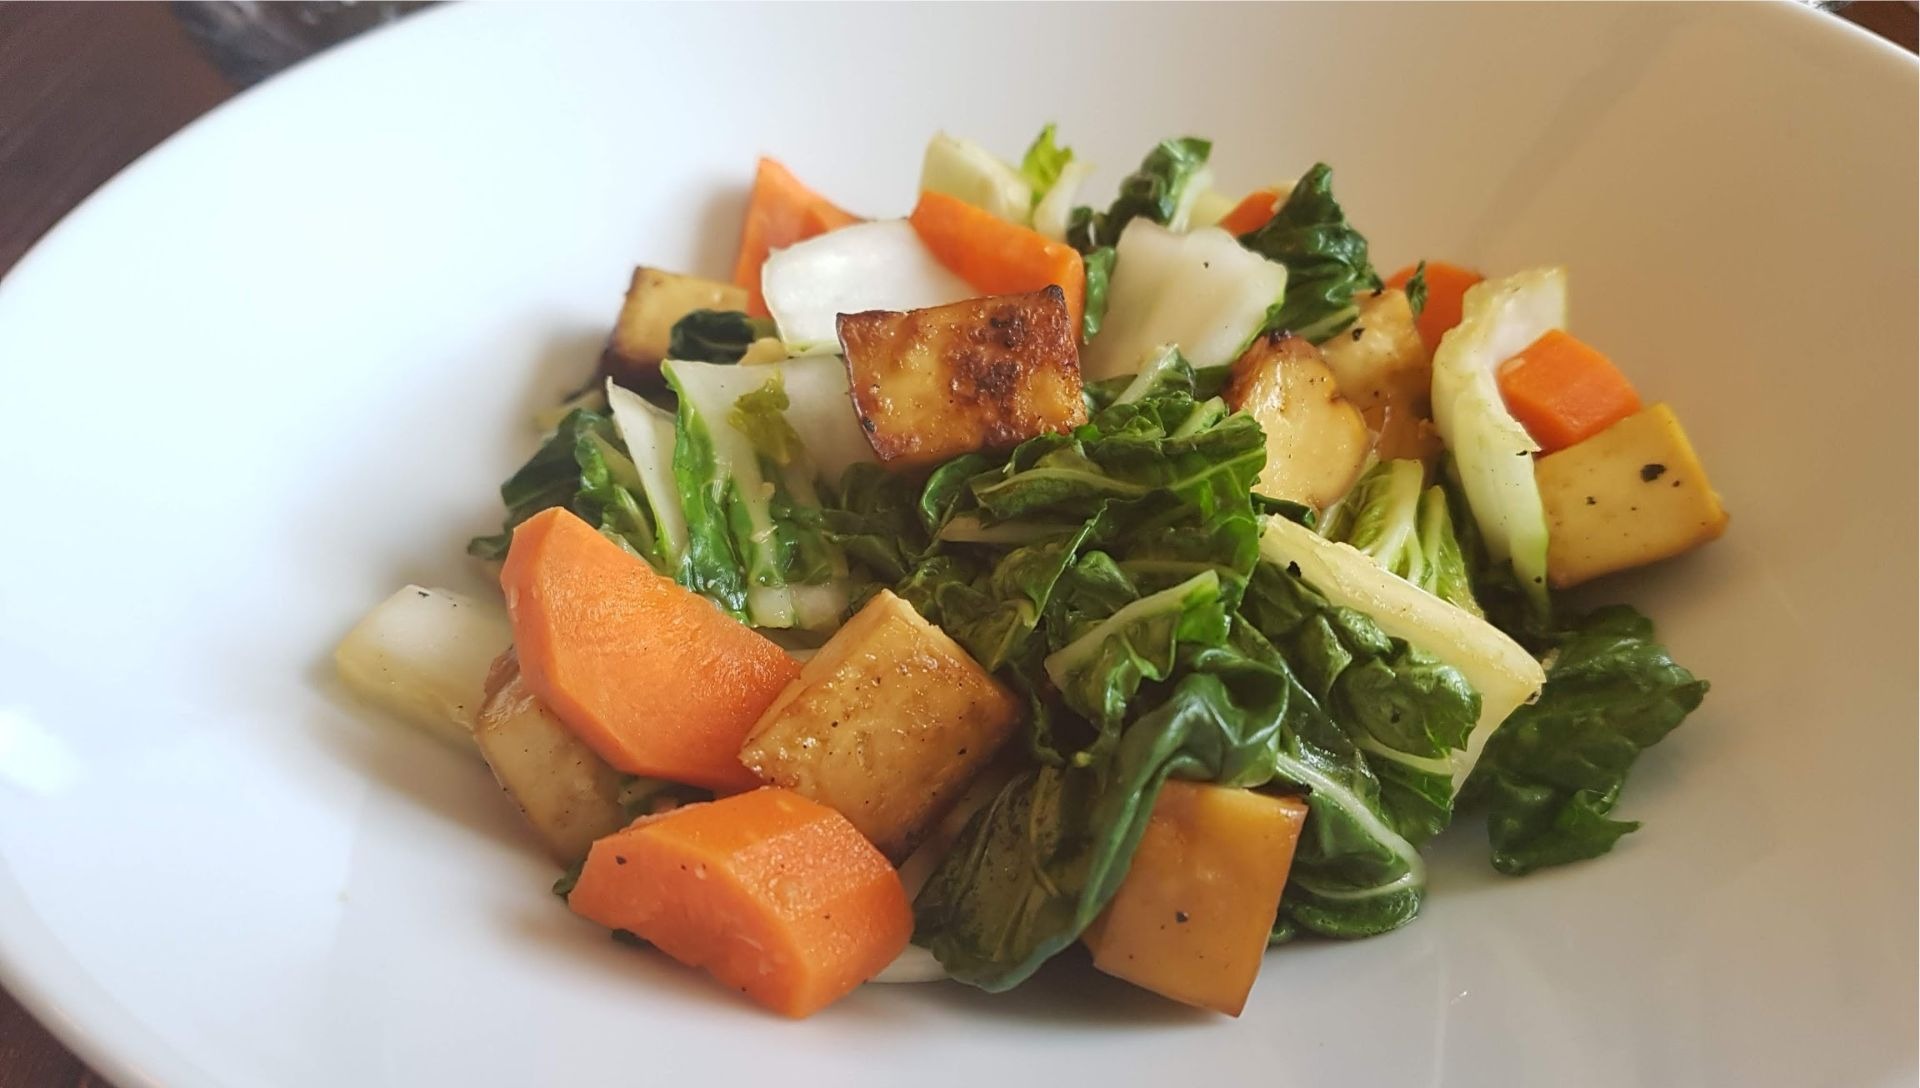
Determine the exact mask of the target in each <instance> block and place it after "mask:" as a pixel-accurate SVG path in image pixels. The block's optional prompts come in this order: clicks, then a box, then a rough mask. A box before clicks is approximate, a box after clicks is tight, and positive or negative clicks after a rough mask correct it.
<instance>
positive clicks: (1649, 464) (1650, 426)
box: [1533, 404, 1727, 589]
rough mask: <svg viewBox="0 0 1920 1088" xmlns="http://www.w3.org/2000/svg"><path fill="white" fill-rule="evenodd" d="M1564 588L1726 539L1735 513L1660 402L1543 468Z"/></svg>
mask: <svg viewBox="0 0 1920 1088" xmlns="http://www.w3.org/2000/svg"><path fill="white" fill-rule="evenodd" d="M1533 475H1534V479H1535V480H1536V481H1538V482H1539V485H1540V504H1541V506H1542V507H1544V508H1545V510H1546V514H1547V581H1549V582H1551V583H1552V584H1553V586H1554V588H1556V589H1564V588H1566V587H1568V586H1577V585H1579V584H1580V583H1582V582H1585V581H1588V580H1589V579H1593V578H1598V577H1600V576H1601V575H1603V574H1612V573H1613V572H1615V571H1621V570H1628V569H1631V568H1633V567H1638V566H1642V565H1644V564H1647V563H1653V562H1657V561H1659V560H1661V559H1668V558H1671V557H1673V556H1676V555H1680V554H1682V553H1685V552H1689V551H1692V550H1693V549H1695V548H1698V547H1700V546H1702V545H1704V544H1707V543H1709V542H1710V541H1714V540H1717V539H1719V537H1720V534H1721V533H1723V532H1725V531H1726V529H1727V511H1726V508H1725V507H1724V506H1722V505H1720V496H1719V495H1718V494H1716V493H1715V492H1714V490H1713V485H1712V484H1711V483H1709V482H1708V481H1707V470H1706V469H1705V468H1703V467H1702V466H1701V464H1700V458H1699V456H1698V455H1696V454H1695V453H1694V452H1693V443H1691V442H1689V441H1688V440H1687V432H1686V431H1685V430H1682V429H1681V427H1680V420H1679V418H1678V417H1677V416H1675V415H1674V414H1673V409H1672V408H1670V407H1668V406H1667V405H1665V404H1656V405H1653V406H1652V407H1650V408H1644V409H1641V410H1640V411H1638V412H1635V413H1634V414H1633V415H1630V416H1628V417H1627V418H1625V419H1623V420H1621V421H1620V422H1618V423H1616V424H1614V425H1613V426H1611V427H1608V428H1607V429H1606V430H1604V431H1601V432H1600V433H1599V434H1596V435H1594V436H1592V437H1590V438H1588V439H1586V440H1585V441H1582V442H1577V443H1575V444H1573V445H1571V446H1568V447H1567V448H1566V449H1563V450H1560V451H1559V452H1557V453H1551V454H1548V455H1547V456H1545V457H1542V458H1540V459H1539V460H1538V461H1536V462H1534V465H1533Z"/></svg>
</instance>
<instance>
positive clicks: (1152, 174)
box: [1067, 136, 1213, 254]
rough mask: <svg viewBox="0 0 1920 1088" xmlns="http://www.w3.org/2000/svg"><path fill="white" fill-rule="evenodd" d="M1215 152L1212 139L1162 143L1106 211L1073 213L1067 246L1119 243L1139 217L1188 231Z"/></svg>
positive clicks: (1186, 138) (1088, 247)
mask: <svg viewBox="0 0 1920 1088" xmlns="http://www.w3.org/2000/svg"><path fill="white" fill-rule="evenodd" d="M1212 151H1213V142H1212V141H1211V140H1202V139H1200V138H1198V137H1195V136H1183V137H1180V138H1177V139H1172V140H1162V141H1161V142H1160V143H1159V144H1157V145H1156V146H1155V147H1154V149H1153V150H1152V151H1149V152H1147V157H1146V158H1145V159H1143V160H1142V161H1141V163H1140V168H1139V169H1138V170H1135V171H1134V172H1133V173H1131V174H1128V175H1127V176H1126V178H1125V179H1124V180H1122V181H1121V182H1120V195H1119V196H1118V197H1117V198H1115V200H1114V202H1113V204H1112V205H1111V206H1110V207H1108V208H1107V210H1106V211H1104V212H1095V211H1094V210H1093V209H1092V208H1086V207H1080V208H1075V209H1073V214H1072V216H1071V217H1070V218H1069V219H1068V221H1067V242H1068V244H1070V245H1072V246H1073V247H1074V248H1075V249H1078V250H1079V251H1080V252H1081V253H1083V254H1084V253H1090V252H1092V251H1093V250H1095V249H1097V248H1099V247H1101V246H1111V245H1115V244H1117V243H1118V242H1119V241H1120V232H1121V231H1123V230H1125V229H1126V228H1127V224H1128V223H1131V222H1133V220H1134V219H1135V218H1137V217H1145V218H1147V219H1150V220H1152V221H1153V222H1155V223H1159V224H1161V225H1163V226H1171V227H1173V228H1175V229H1180V228H1182V227H1184V226H1185V223H1184V219H1185V213H1186V211H1187V210H1188V209H1189V208H1191V207H1192V204H1193V199H1194V198H1195V197H1196V196H1198V195H1199V193H1200V190H1201V189H1203V188H1205V185H1204V182H1205V180H1206V175H1205V171H1206V167H1207V156H1208V155H1209V154H1211V153H1212ZM1196 181H1198V182H1201V183H1202V184H1195V183H1196Z"/></svg>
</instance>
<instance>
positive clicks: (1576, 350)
mask: <svg viewBox="0 0 1920 1088" xmlns="http://www.w3.org/2000/svg"><path fill="white" fill-rule="evenodd" d="M1499 378H1500V395H1501V397H1503V398H1504V399H1505V400H1506V402H1507V410H1508V411H1510V412H1512V413H1513V415H1514V418H1515V419H1518V420H1519V421H1520V423H1521V424H1522V425H1523V426H1525V427H1526V428H1527V433H1528V434H1530V435H1532V436H1533V439H1534V441H1536V442H1538V443H1540V449H1541V451H1542V452H1544V453H1552V452H1554V451H1555V450H1563V449H1566V448H1567V447H1568V446H1571V445H1574V444H1576V443H1578V442H1581V441H1584V440H1585V439H1587V438H1590V437H1592V436H1594V435H1596V434H1599V433H1600V432H1601V431H1604V430H1606V429H1607V428H1608V427H1611V426H1613V425H1614V424H1615V423H1618V422H1620V421H1621V420H1623V419H1625V418H1627V417H1628V416H1630V415H1632V414H1634V413H1635V412H1638V411H1639V410H1640V394H1639V393H1637V392H1635V391H1634V388H1633V383H1632V382H1630V381H1628V380H1627V376H1626V375H1625V374H1622V373H1620V369H1619V368H1618V367H1616V366H1614V365H1613V362H1612V361H1611V360H1609V359H1608V358H1607V357H1606V356H1605V355H1602V354H1600V353H1599V352H1598V351H1595V350H1594V349H1593V348H1592V347H1589V346H1588V345H1586V344H1583V343H1581V342H1580V341H1579V340H1576V339H1574V338H1573V337H1571V336H1569V335H1567V334H1566V333H1564V332H1561V331H1560V330H1559V329H1554V330H1552V331H1551V332H1548V333H1547V334H1546V335H1545V336H1542V337H1541V338H1540V339H1538V340H1535V341H1534V342H1533V343H1531V344H1529V345H1527V347H1526V349H1525V350H1523V351H1522V352H1521V353H1520V354H1518V355H1516V356H1514V357H1513V358H1511V359H1508V360H1507V361H1506V362H1504V363H1502V364H1500V372H1499Z"/></svg>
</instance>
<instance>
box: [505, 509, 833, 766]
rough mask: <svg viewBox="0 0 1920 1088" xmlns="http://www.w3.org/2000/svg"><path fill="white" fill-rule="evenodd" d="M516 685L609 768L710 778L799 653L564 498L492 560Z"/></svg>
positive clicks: (730, 761)
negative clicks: (515, 658) (653, 563)
mask: <svg viewBox="0 0 1920 1088" xmlns="http://www.w3.org/2000/svg"><path fill="white" fill-rule="evenodd" d="M500 585H501V588H502V589H503V590H505V591H506V596H507V616H508V618H509V619H510V620H511V621H512V624H513V640H514V646H515V648H516V651H517V652H518V654H519V658H520V670H521V674H522V676H523V677H524V678H525V680H526V683H527V686H528V687H529V688H531V689H532V690H533V693H534V695H535V696H536V697H538V698H539V700H540V701H541V702H542V703H543V704H545V705H546V706H547V708H548V709H549V710H552V711H553V712H554V714H556V715H558V716H559V718H560V720H561V721H562V722H564V723H566V726H567V728H569V729H571V730H572V731H573V732H574V734H575V735H577V736H578V737H579V738H580V739H581V740H582V741H584V742H586V744H587V746H588V747H589V748H592V749H593V750H594V752H596V753H597V754H598V755H599V756H600V758H601V759H604V760H606V761H607V762H608V763H610V764H612V765H613V767H614V768H615V769H616V770H621V771H625V772H627V773H628V774H639V775H647V776H649V777H652V778H665V779H670V780H672V781H675V782H687V783H691V784H693V785H696V786H706V787H709V788H711V789H716V790H731V789H749V788H751V787H753V786H755V785H757V784H758V780H757V779H755V778H754V776H753V775H752V774H751V773H750V772H748V770H747V769H746V768H745V767H743V766H741V765H740V760H739V751H740V743H741V742H742V741H743V740H745V739H746V736H747V733H748V732H749V731H750V730H751V729H752V728H753V723H754V722H756V721H758V720H759V718H760V714H761V712H762V711H764V710H766V709H767V706H768V705H769V704H771V703H772V702H773V700H774V697H775V696H777V695H779V694H780V690H781V689H782V688H784V687H786V686H787V684H788V682H789V681H791V680H793V679H794V678H795V677H797V676H799V675H800V664H799V662H797V661H795V660H794V659H793V658H791V657H789V656H787V654H786V653H785V652H784V651H783V650H781V649H780V647H778V646H775V645H774V644H773V643H771V642H769V641H767V640H766V639H765V638H762V637H761V636H760V635H759V634H757V633H755V632H754V631H753V630H752V629H750V628H748V627H747V626H746V625H745V624H742V623H740V622H738V621H736V620H734V619H733V618H731V617H729V616H727V615H726V614H725V613H722V612H721V611H720V610H719V609H718V608H715V607H714V606H713V605H712V604H711V603H710V602H708V601H707V600H706V599H705V598H702V597H699V596H696V595H694V594H693V593H691V592H689V591H687V590H686V589H683V588H681V587H680V586H678V585H676V584H674V582H673V581H672V580H671V579H669V578H665V577H662V576H661V575H659V574H657V573H655V572H654V570H653V568H651V567H649V566H647V565H646V563H645V562H643V561H642V560H640V559H639V558H637V557H636V556H634V555H631V554H629V553H628V552H626V551H625V550H623V549H622V548H621V547H620V546H619V545H618V544H615V543H613V542H612V541H610V540H608V539H607V538H606V537H603V536H601V535H600V534H599V533H598V532H597V531H595V530H594V528H593V527H592V526H590V525H588V524H587V523H586V522H584V521H581V520H580V519H579V518H578V517H576V516H574V515H573V514H572V513H570V512H569V511H567V510H565V509H562V508H559V507H555V508H554V509H551V510H545V511H542V512H540V513H538V514H535V515H534V516H533V517H531V518H528V519H527V520H526V521H525V522H522V523H521V524H520V526H519V527H518V528H516V529H515V530H514V531H513V544H512V546H511V547H510V548H509V549H508V551H507V562H506V565H505V566H504V567H502V568H501V570H500Z"/></svg>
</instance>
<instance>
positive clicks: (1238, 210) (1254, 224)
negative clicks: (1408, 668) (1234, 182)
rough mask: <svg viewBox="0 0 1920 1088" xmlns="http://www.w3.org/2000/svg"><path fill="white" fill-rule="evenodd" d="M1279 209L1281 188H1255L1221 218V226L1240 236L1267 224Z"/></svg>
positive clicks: (1235, 235) (1229, 232)
mask: <svg viewBox="0 0 1920 1088" xmlns="http://www.w3.org/2000/svg"><path fill="white" fill-rule="evenodd" d="M1279 210H1280V190H1278V189H1255V190H1254V191H1253V192H1251V193H1248V194H1247V195H1246V197H1245V198H1244V199H1242V200H1241V201H1240V203H1238V204H1235V205H1234V206H1233V210H1232V211H1230V212H1228V213H1227V214H1226V216H1225V217H1223V218H1222V219H1221V220H1220V223H1219V226H1220V228H1221V229H1222V230H1224V231H1226V232H1227V233H1228V234H1231V235H1233V236H1234V237H1236V238H1238V237H1239V236H1241V235H1242V234H1247V233H1250V232H1252V231H1256V230H1259V229H1260V228H1261V227H1264V226H1266V225H1267V220H1269V219H1272V218H1273V213H1274V212H1276V211H1279Z"/></svg>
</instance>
